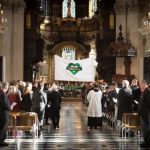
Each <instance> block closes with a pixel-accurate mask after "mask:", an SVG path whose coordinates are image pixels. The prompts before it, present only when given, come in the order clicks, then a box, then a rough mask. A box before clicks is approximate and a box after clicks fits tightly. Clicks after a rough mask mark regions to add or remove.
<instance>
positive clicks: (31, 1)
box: [0, 0, 150, 150]
mask: <svg viewBox="0 0 150 150" xmlns="http://www.w3.org/2000/svg"><path fill="white" fill-rule="evenodd" d="M55 55H58V56H60V57H62V58H64V59H68V60H82V59H86V58H92V59H93V60H94V63H95V81H105V82H107V83H111V82H113V81H115V82H117V83H121V82H122V80H124V79H126V80H129V81H130V82H131V81H132V79H134V78H136V79H137V80H142V79H145V80H146V81H147V82H148V83H150V67H149V66H150V1H149V0H0V81H13V80H22V81H25V82H27V81H29V82H34V81H42V82H44V83H47V82H49V83H52V82H54V81H55V78H54V70H55V68H54V67H55V64H54V56H55ZM66 82H67V83H68V81H66ZM80 96H81V95H79V97H80ZM74 97H77V98H78V95H77V94H76V93H75V94H74ZM86 111H87V106H85V104H82V103H80V102H79V101H77V102H75V101H72V102H71V103H70V102H69V101H66V102H65V101H64V102H62V108H61V118H63V119H61V120H60V124H61V127H60V129H59V130H57V131H53V130H52V129H51V127H49V126H45V127H44V129H43V134H42V135H41V136H40V137H36V138H35V137H32V136H31V135H30V134H29V135H28V134H27V135H25V134H22V132H19V133H17V134H18V135H15V136H14V134H13V135H11V136H8V137H7V139H6V141H7V142H8V143H9V147H7V148H6V149H7V150H12V149H16V150H20V149H21V150H25V149H33V150H37V149H39V150H40V149H47V150H48V149H49V150H50V149H53V150H54V149H59V150H83V149H86V150H88V149H89V150H94V149H95V150H96V149H101V150H107V149H120V150H124V149H131V150H132V149H133V150H134V149H136V150H137V149H138V150H141V149H142V148H140V145H139V143H140V142H141V136H140V135H139V132H137V136H135V137H126V136H123V137H119V134H118V132H117V129H114V128H113V125H114V124H113V120H112V119H113V118H111V116H109V115H110V114H109V115H108V116H107V115H106V116H105V118H104V119H106V120H107V121H106V122H104V125H103V129H100V130H98V131H97V130H92V131H91V132H89V131H87V130H86V122H87V120H86V117H85V116H86ZM0 149H1V148H0Z"/></svg>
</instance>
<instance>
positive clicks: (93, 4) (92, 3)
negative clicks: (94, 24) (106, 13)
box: [89, 0, 97, 17]
mask: <svg viewBox="0 0 150 150" xmlns="http://www.w3.org/2000/svg"><path fill="white" fill-rule="evenodd" d="M96 10H97V0H89V17H92V16H93V15H94V13H95V12H96Z"/></svg>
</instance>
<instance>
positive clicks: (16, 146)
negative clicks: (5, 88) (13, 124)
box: [0, 102, 141, 150]
mask: <svg viewBox="0 0 150 150" xmlns="http://www.w3.org/2000/svg"><path fill="white" fill-rule="evenodd" d="M86 109H87V107H86V106H85V105H84V104H82V103H81V102H63V103H62V108H61V119H60V128H59V129H58V130H53V129H52V127H51V126H45V127H44V130H43V131H42V135H41V136H40V137H38V138H33V137H32V136H31V135H21V136H18V137H17V138H16V139H15V138H14V137H12V136H8V138H7V140H6V142H8V143H9V146H8V147H0V149H5V150H117V149H118V150H141V148H140V146H139V144H140V140H139V139H137V138H135V137H130V138H127V139H124V138H121V137H119V135H118V134H117V132H116V131H114V129H112V128H111V127H110V126H109V125H108V124H107V123H106V122H104V123H103V128H102V129H96V130H91V131H88V130H87V126H86V124H87V116H86Z"/></svg>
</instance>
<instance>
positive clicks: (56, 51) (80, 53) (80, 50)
mask: <svg viewBox="0 0 150 150" xmlns="http://www.w3.org/2000/svg"><path fill="white" fill-rule="evenodd" d="M66 46H68V47H73V48H74V49H75V51H76V59H82V58H87V57H88V54H89V49H86V48H85V47H84V46H82V45H81V44H79V43H76V42H71V41H66V42H62V43H59V44H57V45H55V46H54V47H53V48H52V49H51V52H50V54H52V55H59V56H61V53H62V49H63V48H64V47H66Z"/></svg>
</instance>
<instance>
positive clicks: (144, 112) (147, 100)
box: [138, 88, 150, 125]
mask: <svg viewBox="0 0 150 150" xmlns="http://www.w3.org/2000/svg"><path fill="white" fill-rule="evenodd" d="M138 112H139V114H140V116H141V117H142V119H143V121H144V122H145V124H147V125H150V123H149V120H148V118H149V115H150V88H146V89H145V90H144V92H143V93H142V94H141V98H140V100H139V104H138Z"/></svg>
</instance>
